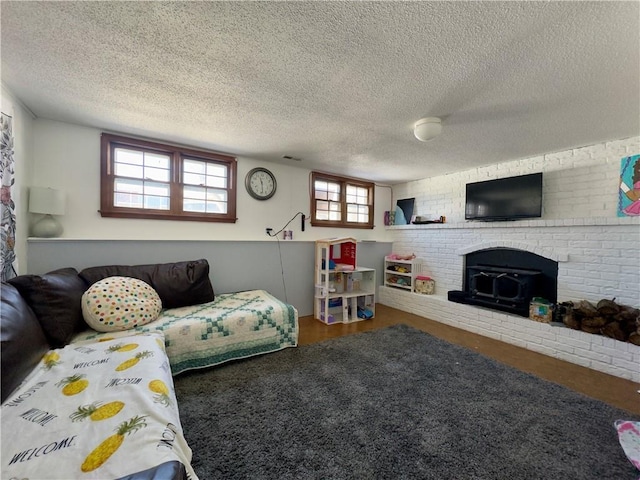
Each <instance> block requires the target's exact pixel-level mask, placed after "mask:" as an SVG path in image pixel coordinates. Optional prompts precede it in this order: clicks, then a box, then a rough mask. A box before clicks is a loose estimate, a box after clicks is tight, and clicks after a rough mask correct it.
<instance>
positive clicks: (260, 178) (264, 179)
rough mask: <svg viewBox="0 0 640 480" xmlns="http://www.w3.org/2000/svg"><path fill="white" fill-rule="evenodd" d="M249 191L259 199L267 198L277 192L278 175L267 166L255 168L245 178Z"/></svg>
mask: <svg viewBox="0 0 640 480" xmlns="http://www.w3.org/2000/svg"><path fill="white" fill-rule="evenodd" d="M245 187H246V188H247V192H249V195H251V196H252V197H253V198H255V199H257V200H267V199H269V198H271V197H273V195H274V194H275V193H276V187H277V183H276V177H275V176H274V175H273V173H271V172H270V171H269V170H267V169H266V168H261V167H258V168H254V169H253V170H251V171H250V172H249V173H247V177H246V179H245Z"/></svg>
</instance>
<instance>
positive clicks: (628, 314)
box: [614, 305, 640, 322]
mask: <svg viewBox="0 0 640 480" xmlns="http://www.w3.org/2000/svg"><path fill="white" fill-rule="evenodd" d="M614 319H615V320H618V321H630V322H636V321H640V310H639V309H637V308H633V307H630V306H628V305H621V306H620V311H619V312H618V313H616V314H615V315H614Z"/></svg>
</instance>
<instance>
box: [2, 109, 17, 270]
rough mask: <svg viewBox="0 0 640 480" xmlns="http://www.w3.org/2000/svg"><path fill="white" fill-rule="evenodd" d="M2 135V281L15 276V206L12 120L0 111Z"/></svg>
mask: <svg viewBox="0 0 640 480" xmlns="http://www.w3.org/2000/svg"><path fill="white" fill-rule="evenodd" d="M0 128H1V129H2V136H1V138H0V151H1V153H2V159H1V161H0V185H1V186H2V190H1V191H0V208H1V209H2V211H1V212H0V213H1V215H0V218H1V222H2V238H1V239H0V242H1V245H0V246H1V247H2V252H1V254H2V260H1V263H0V269H1V271H0V275H2V281H5V280H8V279H10V278H13V277H15V276H16V269H15V261H16V252H15V250H14V249H15V245H16V212H15V210H16V207H15V204H14V203H13V200H12V199H11V187H13V184H14V182H15V179H14V177H13V175H14V171H15V170H14V159H13V120H12V118H11V117H10V116H9V115H6V114H4V113H2V117H1V119H0Z"/></svg>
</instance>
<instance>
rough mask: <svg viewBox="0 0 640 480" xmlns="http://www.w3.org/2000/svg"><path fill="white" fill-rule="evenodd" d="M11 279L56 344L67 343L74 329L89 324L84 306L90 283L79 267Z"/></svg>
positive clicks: (59, 345) (50, 339) (55, 346)
mask: <svg viewBox="0 0 640 480" xmlns="http://www.w3.org/2000/svg"><path fill="white" fill-rule="evenodd" d="M9 283H10V284H12V285H13V286H14V287H16V288H17V289H18V291H19V292H20V294H21V295H22V297H23V298H24V299H25V300H26V301H27V303H28V304H29V306H30V307H31V309H32V310H33V312H34V313H35V314H36V317H37V319H38V321H39V322H40V324H41V325H42V329H43V330H44V333H45V335H46V336H47V339H48V340H49V343H50V344H51V346H52V347H54V348H59V347H63V346H65V345H66V344H67V343H69V341H70V340H71V337H73V334H74V333H77V332H79V331H81V330H83V329H85V328H86V327H87V326H86V324H85V323H84V321H83V319H82V309H81V306H80V301H81V299H82V294H83V293H84V291H85V290H86V289H87V284H86V283H85V282H84V280H82V279H81V278H80V277H79V276H78V272H77V271H76V269H75V268H63V269H60V270H54V271H53V272H49V273H46V274H44V275H20V276H18V277H15V278H12V279H11V280H9Z"/></svg>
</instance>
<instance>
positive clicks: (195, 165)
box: [183, 158, 207, 175]
mask: <svg viewBox="0 0 640 480" xmlns="http://www.w3.org/2000/svg"><path fill="white" fill-rule="evenodd" d="M183 171H185V172H191V173H200V174H202V175H204V174H206V173H207V164H206V162H201V161H199V160H189V159H186V158H185V159H184V163H183Z"/></svg>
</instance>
